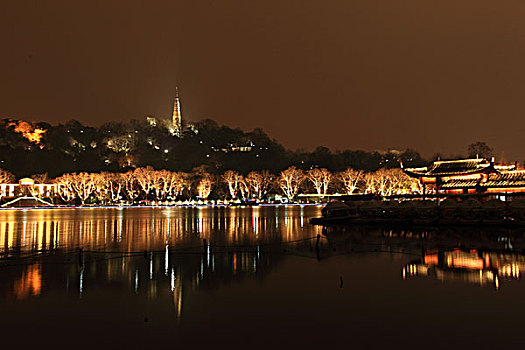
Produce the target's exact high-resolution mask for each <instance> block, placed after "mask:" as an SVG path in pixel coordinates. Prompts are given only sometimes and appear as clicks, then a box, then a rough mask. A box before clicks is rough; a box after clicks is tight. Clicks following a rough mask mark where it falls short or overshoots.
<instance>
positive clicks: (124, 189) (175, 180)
mask: <svg viewBox="0 0 525 350" xmlns="http://www.w3.org/2000/svg"><path fill="white" fill-rule="evenodd" d="M33 179H34V180H35V182H36V183H49V182H53V183H55V184H57V191H58V195H59V196H60V198H61V199H62V200H63V201H64V202H67V203H69V202H72V201H74V200H77V199H78V200H79V201H80V202H81V203H82V204H84V203H85V202H86V201H88V200H89V199H90V198H95V199H96V200H97V201H98V202H100V203H114V202H118V201H120V200H122V199H125V200H128V201H130V202H134V201H135V200H137V199H139V198H142V199H144V200H146V201H165V200H173V199H175V198H179V197H180V196H183V195H185V196H186V197H187V198H190V197H192V196H193V195H196V196H197V197H198V198H200V199H203V200H206V199H208V198H209V197H210V195H211V193H212V191H213V190H214V189H215V188H217V186H221V185H222V186H224V187H225V188H226V189H227V190H226V195H223V197H228V199H231V200H242V201H246V200H251V199H256V200H259V201H262V200H264V199H265V198H266V196H267V194H268V193H269V192H271V191H273V192H281V193H282V194H283V195H284V196H285V197H287V198H288V199H289V200H290V201H293V200H294V199H295V198H296V197H297V195H298V194H299V193H300V192H301V191H303V192H304V193H312V191H314V193H315V194H316V195H318V196H319V197H324V196H326V195H327V194H328V193H334V192H339V193H341V192H342V193H344V194H355V193H376V194H379V195H382V196H388V195H392V194H401V193H413V192H418V191H419V190H420V188H419V182H418V181H417V180H415V179H412V178H410V177H408V176H407V175H405V174H404V173H403V171H402V170H401V169H380V170H378V171H375V172H363V171H360V170H354V169H347V170H345V171H342V172H337V173H333V172H330V171H328V170H327V169H317V168H315V169H312V170H307V171H303V170H300V169H297V168H296V167H294V166H292V167H289V168H288V169H286V170H283V171H282V172H281V173H280V174H277V175H272V174H270V173H269V172H268V171H260V172H258V171H252V172H250V173H249V174H248V175H246V176H244V175H242V174H239V173H238V172H236V171H233V170H228V171H226V172H225V173H224V174H223V175H220V176H217V175H212V174H210V173H208V172H206V171H203V170H202V169H199V170H198V171H195V172H194V173H183V172H174V171H169V170H155V169H153V168H152V167H144V168H136V169H135V170H130V171H128V172H126V173H111V172H101V173H86V172H81V173H66V174H63V175H61V176H59V177H57V178H55V179H53V180H49V179H47V177H46V176H45V175H35V176H33ZM13 180H14V177H13V176H12V175H11V174H10V173H9V172H7V171H5V170H0V183H8V182H11V181H13ZM35 194H36V195H37V192H36V191H35ZM224 199H226V198H224Z"/></svg>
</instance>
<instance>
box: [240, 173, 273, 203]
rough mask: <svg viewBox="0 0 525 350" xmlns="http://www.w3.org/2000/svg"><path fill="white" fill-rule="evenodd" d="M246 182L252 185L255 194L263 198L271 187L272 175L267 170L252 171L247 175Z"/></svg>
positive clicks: (258, 197)
mask: <svg viewBox="0 0 525 350" xmlns="http://www.w3.org/2000/svg"><path fill="white" fill-rule="evenodd" d="M245 181H246V183H247V184H248V185H249V186H250V188H251V190H252V192H253V194H254V195H255V197H256V198H257V199H258V200H262V199H263V197H264V196H265V195H266V193H268V189H269V188H270V183H271V176H270V173H269V172H268V171H267V170H264V171H261V172H257V171H252V172H250V173H249V174H248V176H246V179H245Z"/></svg>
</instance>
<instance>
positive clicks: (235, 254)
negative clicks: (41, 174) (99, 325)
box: [0, 206, 320, 317]
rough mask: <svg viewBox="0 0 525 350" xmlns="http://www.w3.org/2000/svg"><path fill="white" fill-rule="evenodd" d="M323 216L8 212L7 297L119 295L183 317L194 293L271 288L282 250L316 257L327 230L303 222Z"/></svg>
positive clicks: (296, 210)
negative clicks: (258, 283) (264, 284)
mask: <svg viewBox="0 0 525 350" xmlns="http://www.w3.org/2000/svg"><path fill="white" fill-rule="evenodd" d="M319 209H320V208H319V207H313V206H310V207H307V208H304V207H299V206H290V207H254V208H218V209H217V208H214V209H213V208H179V209H162V210H159V209H127V210H119V209H100V210H99V209H94V210H76V211H75V210H37V211H2V212H0V240H1V242H3V246H2V247H1V248H0V254H1V256H2V260H1V262H2V264H1V265H0V266H1V267H2V270H0V280H2V284H1V285H0V296H3V297H4V298H7V299H24V298H30V297H36V296H40V295H45V294H46V293H57V292H58V293H61V292H64V291H65V292H66V294H67V295H69V296H76V297H78V298H82V297H84V296H85V295H86V294H87V293H91V292H93V291H96V290H99V289H100V288H119V289H121V290H122V292H124V293H133V294H135V295H137V296H138V297H141V298H142V297H144V298H146V299H150V300H152V299H164V300H165V301H166V302H168V303H171V304H172V309H173V314H174V315H175V316H176V317H180V315H181V314H182V312H183V305H184V299H185V295H186V294H187V293H189V292H191V291H194V290H198V289H200V290H202V289H209V288H216V287H217V286H219V285H221V284H228V283H232V282H234V281H238V280H243V279H247V278H248V279H262V278H263V277H264V275H265V274H266V273H268V271H270V270H271V269H272V268H273V267H274V266H277V265H279V263H280V261H281V259H282V255H281V254H280V253H281V249H282V247H283V244H284V245H285V246H286V248H287V249H289V250H290V251H295V252H299V251H302V250H304V251H306V252H308V253H310V254H313V253H312V251H313V250H312V244H313V243H312V242H313V241H312V237H315V236H316V235H317V234H318V233H320V228H319V227H316V226H310V225H305V224H304V223H305V221H307V220H308V218H309V217H314V216H317V215H319ZM287 242H291V243H290V244H288V243H287ZM299 246H301V247H302V248H299ZM276 252H277V253H279V254H274V253H276Z"/></svg>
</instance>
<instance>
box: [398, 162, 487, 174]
mask: <svg viewBox="0 0 525 350" xmlns="http://www.w3.org/2000/svg"><path fill="white" fill-rule="evenodd" d="M403 170H404V172H405V173H406V174H407V175H409V176H412V177H444V176H457V175H469V174H477V173H484V172H497V170H496V169H495V166H494V164H493V163H492V162H489V161H488V160H487V159H485V158H476V159H460V160H445V161H435V162H434V163H432V165H430V166H428V167H423V168H409V169H403Z"/></svg>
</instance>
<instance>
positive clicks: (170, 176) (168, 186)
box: [162, 170, 186, 198]
mask: <svg viewBox="0 0 525 350" xmlns="http://www.w3.org/2000/svg"><path fill="white" fill-rule="evenodd" d="M162 172H163V179H164V181H163V182H162V188H163V189H162V193H163V198H166V197H167V196H172V197H177V196H178V195H179V194H180V193H181V192H182V189H183V188H184V184H185V180H186V179H185V176H184V173H181V172H173V171H168V170H162Z"/></svg>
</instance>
